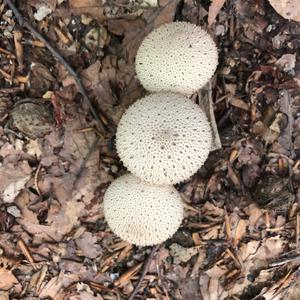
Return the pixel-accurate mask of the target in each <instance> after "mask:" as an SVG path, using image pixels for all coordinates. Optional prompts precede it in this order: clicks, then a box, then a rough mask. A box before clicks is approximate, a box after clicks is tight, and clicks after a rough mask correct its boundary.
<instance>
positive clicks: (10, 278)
mask: <svg viewBox="0 0 300 300" xmlns="http://www.w3.org/2000/svg"><path fill="white" fill-rule="evenodd" d="M12 287H15V290H16V291H18V292H20V291H21V285H20V283H19V281H18V280H17V278H16V277H15V276H14V274H13V273H12V272H11V271H9V270H6V269H0V290H5V291H6V290H9V289H11V288H12Z"/></svg>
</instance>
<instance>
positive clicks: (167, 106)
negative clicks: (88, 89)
mask: <svg viewBox="0 0 300 300" xmlns="http://www.w3.org/2000/svg"><path fill="white" fill-rule="evenodd" d="M211 140H212V136H211V128H210V124H209V122H208V120H207V118H206V115H205V113H204V112H203V111H202V110H201V108H200V107H199V106H198V105H196V104H195V103H193V102H192V101H191V100H190V99H188V98H186V97H185V96H183V95H179V94H172V93H160V94H159V93H158V94H151V95H149V96H146V97H144V98H142V99H140V100H138V101H137V102H135V103H134V104H133V105H132V106H131V107H130V108H129V109H128V110H127V111H126V112H125V114H124V115H123V116H122V118H121V120H120V123H119V125H118V128H117V134H116V146H117V151H118V154H119V156H120V158H121V160H122V161H123V164H124V165H125V166H126V167H127V169H128V170H129V171H130V172H131V173H133V174H134V175H136V176H138V177H140V178H142V179H143V180H145V181H148V182H150V183H154V184H175V183H179V182H181V181H183V180H186V179H188V178H189V177H190V176H191V175H193V174H194V173H196V172H197V170H198V169H199V168H200V167H201V166H202V165H203V163H204V162H205V160H206V159H207V156H208V154H209V151H210V147H211Z"/></svg>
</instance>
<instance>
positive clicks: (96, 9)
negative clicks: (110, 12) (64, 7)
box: [69, 0, 104, 22]
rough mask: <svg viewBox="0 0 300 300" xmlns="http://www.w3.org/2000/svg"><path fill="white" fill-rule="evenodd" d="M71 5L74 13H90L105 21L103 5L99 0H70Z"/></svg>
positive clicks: (78, 14)
mask: <svg viewBox="0 0 300 300" xmlns="http://www.w3.org/2000/svg"><path fill="white" fill-rule="evenodd" d="M69 7H70V9H71V12H72V13H73V14H74V15H77V16H80V15H83V14H87V15H90V16H91V17H93V18H95V19H96V20H98V21H100V22H103V20H104V15H103V6H102V1H99V0H69Z"/></svg>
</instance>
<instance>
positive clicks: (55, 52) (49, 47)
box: [4, 0, 105, 130]
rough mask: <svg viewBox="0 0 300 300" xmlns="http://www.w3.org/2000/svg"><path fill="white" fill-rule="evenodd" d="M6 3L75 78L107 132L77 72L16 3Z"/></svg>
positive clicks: (93, 112) (21, 22)
mask: <svg viewBox="0 0 300 300" xmlns="http://www.w3.org/2000/svg"><path fill="white" fill-rule="evenodd" d="M4 2H5V3H6V4H7V5H8V6H9V8H10V9H11V10H12V11H13V13H14V15H15V16H16V18H17V20H18V23H19V24H20V25H21V26H22V27H24V28H26V29H28V30H29V31H30V33H31V34H32V35H33V36H34V37H35V38H37V39H39V40H40V41H41V42H43V43H44V45H45V47H46V48H47V49H48V50H49V51H50V52H51V54H52V55H53V56H54V57H55V58H56V59H57V60H58V61H59V62H60V63H61V64H62V65H63V66H64V67H65V68H66V70H67V71H68V72H69V74H70V75H71V76H73V77H74V79H75V82H76V84H77V87H78V90H79V92H80V94H81V95H82V97H83V100H84V101H85V102H86V103H87V105H88V107H89V110H90V112H91V114H92V115H93V117H94V118H95V120H96V121H97V123H98V125H99V127H100V128H101V129H102V130H105V125H104V124H103V123H102V122H101V119H100V118H99V116H98V114H97V112H96V110H95V109H94V107H93V105H92V102H91V101H90V99H89V97H88V95H87V93H86V91H85V88H84V86H83V84H82V82H81V79H80V78H79V77H78V75H77V73H76V72H75V70H74V69H73V68H72V67H71V66H70V65H69V64H68V63H67V62H66V60H65V59H64V57H63V56H62V55H61V54H60V53H59V52H58V51H57V50H56V49H55V48H54V47H52V46H51V44H50V43H49V42H48V41H47V40H46V39H45V38H44V37H43V35H42V34H40V33H39V32H38V31H37V30H36V29H35V28H34V27H33V26H32V25H31V24H30V23H29V22H27V21H26V20H25V18H24V17H23V16H22V14H21V13H20V12H19V10H18V9H17V7H16V6H15V5H14V3H13V2H12V1H11V0H4Z"/></svg>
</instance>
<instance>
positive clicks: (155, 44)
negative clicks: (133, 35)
mask: <svg viewBox="0 0 300 300" xmlns="http://www.w3.org/2000/svg"><path fill="white" fill-rule="evenodd" d="M217 65H218V50H217V47H216V45H215V43H214V41H213V39H212V38H211V37H210V36H209V35H208V33H207V32H206V31H204V30H203V29H201V27H199V26H196V25H194V24H191V23H187V22H173V23H168V24H164V25H162V26H160V27H158V28H156V29H155V30H153V31H152V32H151V33H150V34H149V35H148V36H147V37H146V38H145V39H144V40H143V42H142V44H141V46H140V47H139V49H138V52H137V56H136V73H137V77H138V79H139V80H140V82H141V84H142V85H143V86H144V87H145V89H146V90H148V91H150V92H164V91H165V92H175V93H181V94H185V95H191V94H193V93H194V92H195V91H197V90H198V89H200V88H202V87H203V86H204V85H205V84H206V83H207V82H208V81H209V80H210V78H211V77H212V76H213V74H214V72H215V70H216V67H217Z"/></svg>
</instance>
